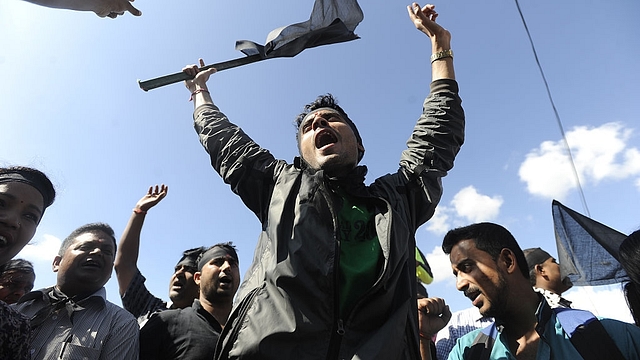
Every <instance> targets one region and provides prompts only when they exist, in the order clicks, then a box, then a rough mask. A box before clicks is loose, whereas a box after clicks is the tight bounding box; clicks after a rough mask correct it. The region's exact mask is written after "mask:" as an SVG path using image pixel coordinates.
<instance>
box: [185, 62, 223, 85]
mask: <svg viewBox="0 0 640 360" xmlns="http://www.w3.org/2000/svg"><path fill="white" fill-rule="evenodd" d="M199 62H200V67H198V65H195V64H193V65H187V66H185V67H184V68H182V71H183V72H184V73H185V74H187V75H189V76H194V78H193V79H191V80H185V82H184V85H185V86H186V87H187V89H189V91H190V92H191V93H193V92H195V91H196V90H200V89H204V90H207V81H208V80H209V76H211V74H213V73H215V72H216V69H214V68H211V69H207V70H201V68H202V67H204V60H202V59H199Z"/></svg>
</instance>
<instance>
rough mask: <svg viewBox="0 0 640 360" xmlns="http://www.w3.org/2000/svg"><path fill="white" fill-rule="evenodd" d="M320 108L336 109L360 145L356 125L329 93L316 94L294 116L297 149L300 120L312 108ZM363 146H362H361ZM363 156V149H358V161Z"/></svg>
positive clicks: (360, 140) (360, 138)
mask: <svg viewBox="0 0 640 360" xmlns="http://www.w3.org/2000/svg"><path fill="white" fill-rule="evenodd" d="M320 108H331V109H334V110H335V111H337V112H338V113H339V114H340V116H342V118H344V120H345V121H346V122H347V124H348V125H349V127H350V128H351V130H353V134H354V135H355V136H356V140H357V141H358V144H360V145H361V146H362V137H360V132H359V131H358V127H356V124H354V123H353V121H352V120H351V119H350V118H349V115H347V113H346V112H345V111H344V110H343V109H342V108H341V107H340V105H338V100H337V99H336V98H335V97H334V96H333V95H332V94H330V93H327V94H324V95H320V96H318V97H317V98H316V99H315V100H314V101H313V102H311V103H308V104H307V105H305V106H304V110H302V112H301V113H300V114H298V116H297V117H296V121H295V125H296V129H297V131H296V143H297V144H298V150H299V149H300V125H302V120H304V118H305V117H306V116H307V115H309V113H311V112H312V111H314V110H317V109H320ZM363 147H364V146H363ZM363 156H364V152H363V151H358V161H360V160H362V157H363Z"/></svg>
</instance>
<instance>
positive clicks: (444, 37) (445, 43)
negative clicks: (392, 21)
mask: <svg viewBox="0 0 640 360" xmlns="http://www.w3.org/2000/svg"><path fill="white" fill-rule="evenodd" d="M407 10H408V12H409V17H410V18H411V20H412V21H413V24H414V25H415V26H416V28H417V29H418V30H420V31H422V32H423V33H425V34H426V35H427V36H429V39H431V52H432V54H438V53H441V52H443V51H445V52H446V51H448V50H451V33H450V32H449V31H448V30H447V29H445V28H443V27H442V26H440V25H438V24H437V23H436V18H437V17H438V13H437V12H436V11H435V6H434V5H431V4H427V5H425V6H424V7H422V8H420V5H418V3H413V4H411V5H409V6H407ZM455 78H456V75H455V72H454V71H453V56H445V57H441V58H440V59H438V60H435V61H433V62H432V63H431V80H432V81H433V80H439V79H452V80H455Z"/></svg>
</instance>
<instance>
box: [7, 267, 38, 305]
mask: <svg viewBox="0 0 640 360" xmlns="http://www.w3.org/2000/svg"><path fill="white" fill-rule="evenodd" d="M35 280H36V275H35V274H34V273H32V272H25V271H7V272H5V273H3V274H2V276H1V277H0V300H2V301H4V302H6V303H7V304H15V303H16V302H18V300H20V298H21V297H22V295H24V294H26V293H28V292H29V291H31V290H32V289H33V282H34V281H35Z"/></svg>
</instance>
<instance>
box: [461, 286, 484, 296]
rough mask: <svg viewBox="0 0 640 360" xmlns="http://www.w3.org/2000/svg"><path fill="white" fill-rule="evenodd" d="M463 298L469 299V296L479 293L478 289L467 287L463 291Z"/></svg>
mask: <svg viewBox="0 0 640 360" xmlns="http://www.w3.org/2000/svg"><path fill="white" fill-rule="evenodd" d="M463 293H464V296H466V297H471V295H473V294H476V293H480V289H479V288H477V287H469V288H466V289H465V290H464V291H463Z"/></svg>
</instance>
